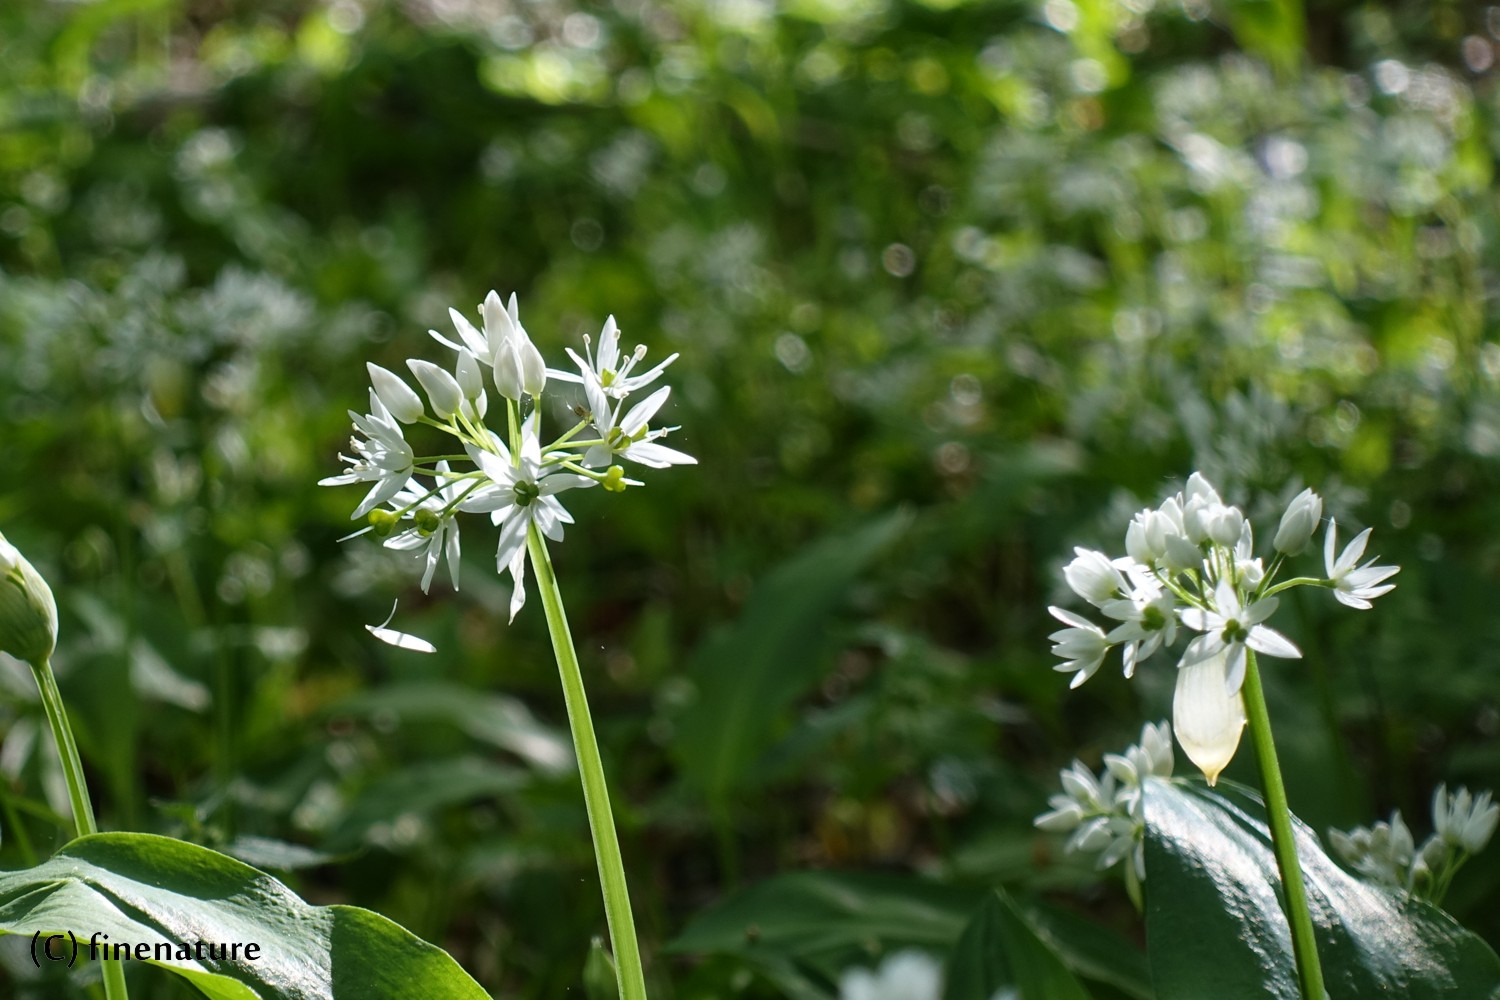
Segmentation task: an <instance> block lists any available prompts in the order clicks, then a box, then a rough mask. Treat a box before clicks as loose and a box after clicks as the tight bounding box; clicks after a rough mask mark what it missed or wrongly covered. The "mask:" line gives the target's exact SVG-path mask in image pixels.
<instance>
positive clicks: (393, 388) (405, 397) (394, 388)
mask: <svg viewBox="0 0 1500 1000" xmlns="http://www.w3.org/2000/svg"><path fill="white" fill-rule="evenodd" d="M365 368H366V369H367V370H368V371H369V373H370V386H371V388H373V389H374V390H375V395H377V396H379V397H380V401H381V402H382V403H384V404H385V408H386V409H387V410H390V411H391V416H393V417H395V418H396V419H397V420H399V421H401V422H402V423H403V424H414V423H416V422H417V420H419V419H420V418H421V416H422V397H420V396H418V395H417V394H416V393H415V392H413V391H412V387H411V386H409V385H407V384H406V383H405V382H403V381H401V380H400V379H399V378H397V377H396V375H395V374H394V373H393V372H388V371H386V370H385V369H384V368H382V367H380V366H379V365H377V364H375V363H373V362H370V361H366V362H365Z"/></svg>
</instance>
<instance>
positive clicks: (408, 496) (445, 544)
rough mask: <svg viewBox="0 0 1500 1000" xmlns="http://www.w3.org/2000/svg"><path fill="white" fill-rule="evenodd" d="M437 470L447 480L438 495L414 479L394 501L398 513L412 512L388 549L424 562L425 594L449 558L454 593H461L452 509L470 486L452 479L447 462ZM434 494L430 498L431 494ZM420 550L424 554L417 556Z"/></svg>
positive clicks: (456, 535) (449, 570)
mask: <svg viewBox="0 0 1500 1000" xmlns="http://www.w3.org/2000/svg"><path fill="white" fill-rule="evenodd" d="M437 470H438V472H439V473H440V474H441V475H440V476H439V478H440V479H442V480H444V482H442V483H441V484H440V485H439V486H438V487H437V492H436V493H432V492H431V491H430V490H428V489H427V487H426V486H424V485H423V484H421V483H419V482H417V480H415V479H412V480H410V481H409V482H407V484H406V488H405V489H403V490H401V491H400V492H399V493H397V494H396V495H395V496H394V497H392V498H391V502H392V504H394V505H395V507H396V509H397V510H407V509H410V510H411V518H410V521H411V525H410V527H408V528H407V529H406V530H405V531H401V532H398V533H397V534H395V535H392V536H391V537H390V538H387V539H386V540H385V547H386V548H388V549H396V550H398V551H400V552H412V553H415V554H416V555H417V556H418V557H419V558H421V559H423V560H424V562H425V567H424V569H423V571H422V593H424V594H425V593H427V590H428V588H429V587H430V586H431V585H432V575H433V573H434V572H435V571H436V570H437V565H438V563H439V562H440V561H442V559H443V557H444V556H447V558H448V576H449V577H450V578H451V579H452V580H453V589H454V590H457V589H458V556H459V544H458V519H457V518H455V517H454V516H453V515H454V507H453V505H454V504H455V503H456V502H457V500H458V499H459V497H461V496H462V495H463V491H464V489H465V488H466V486H467V485H468V482H470V481H467V480H464V479H450V478H449V477H448V476H447V473H448V472H449V469H448V463H447V462H439V463H438V464H437ZM429 493H431V495H430V496H429V495H428V494H429ZM418 549H422V550H424V551H421V552H418V551H417V550H418Z"/></svg>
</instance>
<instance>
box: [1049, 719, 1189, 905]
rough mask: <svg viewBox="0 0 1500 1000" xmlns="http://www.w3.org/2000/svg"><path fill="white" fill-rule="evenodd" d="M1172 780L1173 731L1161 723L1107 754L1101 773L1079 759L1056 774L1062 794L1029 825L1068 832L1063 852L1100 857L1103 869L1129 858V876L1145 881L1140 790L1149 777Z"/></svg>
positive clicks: (1149, 725) (1099, 864)
mask: <svg viewBox="0 0 1500 1000" xmlns="http://www.w3.org/2000/svg"><path fill="white" fill-rule="evenodd" d="M1171 776H1172V732H1171V729H1170V728H1169V727H1168V726H1167V724H1166V723H1165V722H1161V723H1157V724H1155V725H1152V724H1151V723H1147V724H1146V725H1145V726H1143V727H1142V728H1141V740H1140V742H1139V743H1138V744H1135V745H1132V746H1130V747H1128V748H1126V750H1125V752H1124V753H1119V754H1105V756H1104V771H1103V772H1102V773H1101V774H1100V775H1099V776H1098V777H1097V778H1096V777H1095V776H1094V773H1093V772H1092V771H1090V770H1089V769H1088V768H1086V767H1084V766H1083V765H1082V764H1081V763H1079V762H1078V761H1076V760H1075V761H1074V762H1073V766H1072V767H1070V768H1067V769H1066V770H1063V771H1061V772H1059V773H1058V778H1059V780H1060V781H1061V783H1062V794H1060V795H1053V796H1052V797H1050V798H1049V799H1048V800H1047V805H1048V806H1049V807H1050V808H1049V809H1048V811H1047V812H1044V813H1042V814H1041V815H1040V816H1038V817H1037V818H1036V819H1035V820H1033V821H1032V822H1033V825H1034V826H1036V827H1037V828H1038V829H1040V830H1046V831H1049V832H1051V833H1070V834H1071V836H1070V837H1069V838H1068V841H1067V843H1066V845H1064V850H1065V851H1067V852H1069V853H1072V852H1074V851H1079V852H1083V853H1085V854H1092V853H1097V854H1098V855H1099V858H1098V861H1097V867H1098V868H1099V869H1100V870H1101V871H1103V870H1104V869H1106V868H1110V867H1112V866H1114V865H1116V864H1118V863H1119V862H1120V861H1123V860H1124V859H1125V858H1127V857H1129V858H1131V866H1130V877H1131V878H1133V879H1135V880H1136V881H1137V882H1139V881H1142V880H1144V879H1145V877H1146V865H1145V855H1144V844H1145V839H1144V838H1145V829H1146V825H1145V824H1146V821H1145V814H1144V812H1143V811H1142V799H1141V786H1142V784H1143V783H1144V782H1145V781H1146V779H1147V778H1151V777H1157V778H1169V777H1171Z"/></svg>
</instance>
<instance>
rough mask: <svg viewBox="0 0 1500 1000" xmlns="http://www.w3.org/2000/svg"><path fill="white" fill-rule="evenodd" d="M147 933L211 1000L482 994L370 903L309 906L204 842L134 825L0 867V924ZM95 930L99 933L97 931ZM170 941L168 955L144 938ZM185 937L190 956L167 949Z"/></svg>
mask: <svg viewBox="0 0 1500 1000" xmlns="http://www.w3.org/2000/svg"><path fill="white" fill-rule="evenodd" d="M38 931H40V932H42V933H43V934H54V933H56V934H68V933H71V934H73V935H75V936H76V937H77V938H78V939H79V941H80V945H81V948H82V953H81V954H80V957H79V961H88V960H89V959H88V957H87V956H88V951H87V949H88V941H89V940H90V939H91V938H93V936H94V935H96V934H97V935H98V938H97V940H98V941H100V942H104V941H106V940H107V941H108V942H109V943H111V944H125V943H129V944H132V945H135V944H148V945H150V946H151V950H152V955H153V957H152V958H151V959H149V960H148V959H143V960H142V961H143V962H145V961H149V962H150V963H151V964H153V965H158V966H161V967H162V968H166V969H169V970H171V971H172V972H174V973H176V974H178V975H180V976H183V977H184V978H186V979H188V980H189V981H190V982H192V983H193V984H194V985H195V986H197V987H198V989H199V990H201V991H202V992H203V993H204V994H205V995H207V996H209V997H213V998H214V1000H257V998H258V1000H384V998H387V997H389V998H392V1000H406V998H409V997H413V996H421V997H422V998H424V1000H487V998H488V994H487V993H485V991H484V990H483V989H481V988H480V987H479V984H477V983H475V982H474V980H473V979H471V978H470V977H469V975H468V974H467V973H465V972H464V971H463V969H461V968H459V966H458V964H457V963H456V962H454V961H453V959H452V958H450V957H449V956H448V955H447V954H446V953H445V952H443V951H442V950H441V949H439V948H435V947H433V946H432V945H430V944H427V943H426V942H425V941H422V940H421V939H419V938H417V937H415V936H413V935H412V934H411V933H410V932H408V931H406V930H404V929H403V928H401V927H400V926H398V925H397V924H394V923H392V922H391V921H389V920H387V919H386V918H384V917H382V916H380V915H379V914H377V913H372V912H370V911H369V910H364V909H360V908H358V907H354V906H311V905H309V904H308V903H305V902H303V901H302V900H301V899H300V898H298V897H297V895H296V894H295V893H293V892H292V891H291V890H290V889H288V888H287V887H286V886H284V885H282V884H281V883H280V882H278V881H276V880H275V879H273V878H271V877H270V876H269V875H266V874H265V873H264V872H260V871H257V870H256V869H254V868H251V867H249V866H248V865H244V864H241V863H240V862H238V861H236V860H234V859H233V858H230V857H227V856H226V855H223V854H219V853H218V852H217V851H211V850H209V849H207V848H205V847H198V846H196V845H194V844H189V843H185V842H184V841H180V840H172V839H170V838H168V837H158V836H153V835H151V834H143V833H104V834H94V835H92V836H88V837H82V838H80V839H78V840H75V841H73V842H72V843H71V844H69V845H68V846H67V847H65V848H63V849H62V850H61V851H60V852H58V853H57V854H56V855H55V856H53V857H52V858H50V859H49V860H47V861H45V862H43V863H42V864H40V865H38V866H36V867H35V868H31V869H28V870H26V871H18V872H7V873H5V874H3V875H0V933H6V934H19V935H22V936H24V937H31V936H32V935H33V934H35V933H36V932H38ZM106 936H107V938H106ZM200 941H201V942H208V943H212V944H215V945H217V944H233V943H238V944H240V945H241V946H244V945H249V944H255V945H258V948H257V952H258V954H257V955H256V957H255V958H253V959H251V958H247V957H245V955H244V952H243V950H241V951H240V952H239V957H237V958H225V959H217V958H203V959H200V958H199V957H198V955H197V951H198V949H197V947H196V946H197V943H198V942H200ZM167 943H170V944H172V945H173V946H174V949H173V951H172V955H171V957H167V955H166V953H165V952H162V953H161V955H162V957H161V958H160V959H157V958H156V957H154V956H155V955H156V954H157V952H156V950H155V949H156V946H157V945H161V944H167ZM178 944H185V945H186V946H187V947H188V949H190V950H191V952H192V955H191V957H178V956H179V955H184V954H185V953H183V952H179V951H177V950H176V949H175V946H176V945H178Z"/></svg>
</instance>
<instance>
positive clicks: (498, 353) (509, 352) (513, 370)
mask: <svg viewBox="0 0 1500 1000" xmlns="http://www.w3.org/2000/svg"><path fill="white" fill-rule="evenodd" d="M502 315H503V313H502ZM495 389H496V390H497V391H499V393H500V395H502V396H504V397H505V398H506V399H520V398H521V396H522V394H523V393H524V392H525V391H526V390H525V386H524V385H523V380H522V374H521V353H520V351H519V350H518V348H517V347H516V342H515V341H513V340H502V341H501V342H500V343H498V344H496V345H495Z"/></svg>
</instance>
